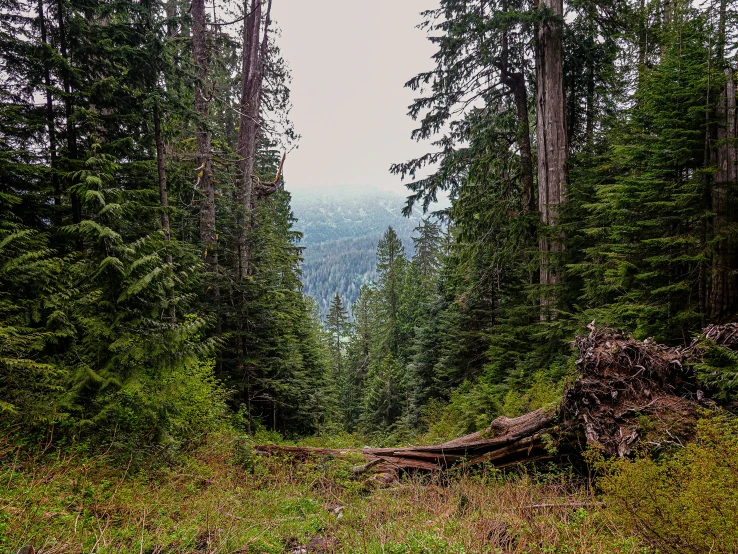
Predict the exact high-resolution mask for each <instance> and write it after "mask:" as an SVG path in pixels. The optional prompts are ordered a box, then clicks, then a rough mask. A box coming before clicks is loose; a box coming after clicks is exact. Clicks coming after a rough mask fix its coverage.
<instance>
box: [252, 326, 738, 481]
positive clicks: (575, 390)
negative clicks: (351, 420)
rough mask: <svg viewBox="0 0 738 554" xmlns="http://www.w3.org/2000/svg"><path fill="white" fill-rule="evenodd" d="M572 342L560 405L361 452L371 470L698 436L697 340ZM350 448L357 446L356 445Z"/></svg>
mask: <svg viewBox="0 0 738 554" xmlns="http://www.w3.org/2000/svg"><path fill="white" fill-rule="evenodd" d="M588 329H589V330H590V333H589V335H587V336H582V337H578V338H577V339H576V340H575V341H574V345H575V347H576V348H577V349H578V351H579V359H578V360H577V362H576V364H577V367H578V369H579V377H578V378H577V379H576V380H575V381H574V382H573V383H572V384H571V385H570V386H568V387H567V388H566V390H565V391H564V394H563V398H562V401H561V404H560V406H558V407H550V408H541V409H538V410H536V411H533V412H530V413H528V414H525V415H523V416H520V417H516V418H507V417H499V418H497V419H495V420H494V421H493V422H492V424H491V425H490V427H489V428H488V429H486V430H484V431H479V432H476V433H472V434H471V435H467V436H465V437H461V438H458V439H455V440H452V441H449V442H445V443H443V444H438V445H432V446H416V447H406V448H364V449H363V450H360V451H358V452H360V453H361V454H362V455H363V456H364V457H365V458H366V459H367V463H366V464H365V465H363V466H357V467H356V468H355V473H361V472H366V471H369V470H372V471H375V472H378V473H386V472H391V471H395V472H397V471H425V472H427V471H437V470H445V469H449V468H451V467H452V466H456V465H458V464H460V463H462V462H463V463H464V465H466V466H468V465H476V464H481V463H489V464H492V465H494V466H495V467H498V468H502V467H506V466H510V465H514V464H518V463H523V462H534V461H541V460H548V459H552V458H555V457H557V456H560V455H561V453H562V452H564V451H566V450H581V449H582V447H583V446H584V444H588V445H590V446H592V447H594V448H598V449H600V450H601V451H603V452H604V453H605V454H606V455H608V456H620V457H623V456H627V455H628V454H630V453H631V452H632V451H633V450H634V449H635V448H636V447H637V446H639V445H640V446H641V447H643V448H663V447H667V446H669V445H670V444H674V445H683V444H684V443H686V442H688V441H689V440H691V439H693V438H694V434H695V427H696V422H697V418H698V415H697V414H698V410H699V409H700V408H701V407H713V406H715V403H714V402H712V401H711V400H709V399H707V398H706V396H705V393H704V391H703V390H702V388H701V387H700V386H699V384H698V382H697V380H696V378H695V372H694V369H693V364H694V362H695V361H697V360H699V359H700V357H701V356H702V350H701V348H700V347H699V345H698V341H694V342H693V343H692V344H691V345H689V346H687V347H675V348H671V347H667V346H663V345H659V344H656V343H654V342H652V341H651V340H648V339H647V340H645V341H637V340H635V339H633V337H631V336H626V335H622V334H620V333H618V332H616V331H613V330H612V329H599V330H598V329H596V328H595V327H594V325H590V326H589V327H588ZM703 336H704V337H705V338H707V339H709V340H711V341H713V342H714V343H716V344H718V345H719V346H722V347H725V348H728V349H731V350H738V324H728V325H712V326H710V327H707V328H706V329H705V330H704V331H703ZM256 450H257V452H261V453H264V454H273V453H275V452H280V453H283V454H289V455H291V456H293V457H295V458H296V459H305V458H306V457H307V456H309V455H311V454H322V455H325V454H331V455H345V454H347V453H348V452H349V450H330V449H310V448H300V447H278V446H273V445H266V446H259V447H257V448H256ZM354 452H356V451H354Z"/></svg>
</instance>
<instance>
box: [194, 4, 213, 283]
mask: <svg viewBox="0 0 738 554" xmlns="http://www.w3.org/2000/svg"><path fill="white" fill-rule="evenodd" d="M207 34H208V29H207V19H206V18H205V0H192V57H193V60H194V63H195V79H196V82H195V112H196V113H197V129H196V131H195V135H196V142H197V166H198V170H197V171H198V174H197V178H198V188H199V190H200V197H201V200H200V240H201V241H202V244H203V249H204V251H203V261H204V262H205V267H206V270H207V271H208V272H210V273H216V272H217V268H218V235H217V233H216V228H215V189H214V187H213V161H212V155H211V149H212V147H211V133H210V129H209V128H208V118H209V117H210V98H209V94H210V92H209V91H208V90H207V89H208V74H209V59H208V44H207V41H208V39H207Z"/></svg>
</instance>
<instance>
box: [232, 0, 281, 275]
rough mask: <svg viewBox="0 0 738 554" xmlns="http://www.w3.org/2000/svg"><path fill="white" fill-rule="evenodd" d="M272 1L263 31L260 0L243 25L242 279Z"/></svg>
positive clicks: (247, 266) (245, 271) (245, 270)
mask: <svg viewBox="0 0 738 554" xmlns="http://www.w3.org/2000/svg"><path fill="white" fill-rule="evenodd" d="M271 9H272V1H271V0H268V2H267V9H266V17H265V20H264V29H263V34H262V29H261V21H262V0H251V9H250V11H249V13H248V14H247V15H246V18H245V19H244V26H243V68H242V76H241V105H240V115H239V128H238V143H237V146H236V152H237V154H238V175H237V184H236V198H237V201H238V204H239V237H238V251H237V258H238V277H239V279H243V278H244V277H245V276H246V275H248V274H249V273H250V272H251V267H250V266H251V249H250V247H249V243H248V241H249V235H250V234H251V229H252V227H253V219H252V218H253V208H254V203H255V200H256V195H255V193H254V164H255V162H256V140H257V138H258V136H259V131H260V108H261V89H262V78H263V73H264V63H265V60H266V55H267V44H268V43H267V39H268V32H269V25H270V24H271V19H270V15H271Z"/></svg>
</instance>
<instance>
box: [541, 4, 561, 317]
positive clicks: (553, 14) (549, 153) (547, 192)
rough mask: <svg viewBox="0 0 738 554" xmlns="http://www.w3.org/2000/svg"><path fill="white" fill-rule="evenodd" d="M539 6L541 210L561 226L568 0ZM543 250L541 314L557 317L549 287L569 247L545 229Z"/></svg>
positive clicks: (550, 223)
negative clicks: (555, 264) (558, 257)
mask: <svg viewBox="0 0 738 554" xmlns="http://www.w3.org/2000/svg"><path fill="white" fill-rule="evenodd" d="M539 9H545V10H546V12H548V13H547V15H546V17H545V18H544V20H543V21H542V22H541V23H540V26H539V28H538V42H537V57H536V77H537V81H538V98H537V130H536V133H537V136H538V209H539V211H540V213H541V221H542V223H543V224H544V225H546V226H555V225H556V224H557V221H558V216H559V206H560V204H561V203H562V202H564V200H565V199H566V179H567V171H566V161H567V149H568V145H567V137H566V111H565V99H564V68H563V58H564V47H563V37H562V21H563V15H564V5H563V0H540V4H539ZM538 245H539V250H540V256H541V260H540V275H541V285H543V286H544V290H543V296H542V299H541V308H542V309H541V317H542V318H544V319H548V318H550V317H552V314H551V310H550V308H551V307H552V304H553V301H554V297H553V295H552V293H551V292H550V291H549V290H546V287H548V288H550V287H551V286H552V285H555V284H557V283H559V281H560V276H559V275H558V274H557V273H556V271H555V268H554V267H553V264H552V261H553V258H554V257H555V255H556V253H557V252H561V251H562V250H563V249H564V245H563V242H562V240H561V237H560V236H556V235H553V234H551V233H549V234H548V235H547V234H546V233H545V231H544V233H542V234H541V236H540V237H539V240H538Z"/></svg>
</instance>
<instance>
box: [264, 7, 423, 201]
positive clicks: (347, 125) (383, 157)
mask: <svg viewBox="0 0 738 554" xmlns="http://www.w3.org/2000/svg"><path fill="white" fill-rule="evenodd" d="M437 5H438V0H374V1H371V2H370V1H367V0H274V5H273V8H272V10H273V16H274V20H275V22H276V24H277V26H278V27H279V28H280V29H281V30H282V36H281V38H280V39H279V44H280V46H281V48H282V51H283V54H284V56H285V58H286V59H287V61H288V62H289V65H290V67H291V69H292V76H293V82H292V102H293V104H294V108H293V111H292V113H291V119H292V121H293V122H294V124H295V129H296V131H297V133H299V134H300V135H302V139H301V140H300V142H299V148H298V149H297V150H295V151H293V152H292V153H291V154H290V155H289V157H288V159H287V164H286V167H285V180H286V184H287V188H288V189H296V188H305V187H311V188H312V187H315V188H318V187H324V186H336V185H363V184H371V185H377V186H380V187H382V188H391V189H394V190H397V191H398V192H403V193H404V192H405V189H404V187H403V186H402V184H401V181H400V178H399V177H397V176H394V175H391V174H390V173H389V171H388V169H389V166H390V164H392V163H393V162H400V161H404V160H407V159H410V158H412V157H414V156H416V155H418V154H421V153H423V152H424V151H426V150H427V145H420V144H417V143H415V142H414V141H412V140H411V139H410V132H411V131H412V130H413V129H414V128H415V122H413V121H412V120H411V119H410V117H408V116H407V115H406V114H407V107H408V105H409V104H410V103H411V102H412V99H413V92H412V91H410V90H409V89H405V88H404V87H403V85H404V83H405V82H406V81H407V80H408V79H410V78H411V77H413V76H414V75H416V74H417V73H419V72H421V71H424V70H428V69H431V68H432V66H433V64H432V60H431V59H430V56H431V55H432V54H433V45H432V44H431V43H430V42H428V41H427V39H426V35H425V32H424V31H421V30H419V29H416V28H415V26H416V25H417V24H418V23H420V21H421V17H420V15H419V14H420V12H421V11H423V10H425V9H431V8H433V7H436V6H437Z"/></svg>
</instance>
